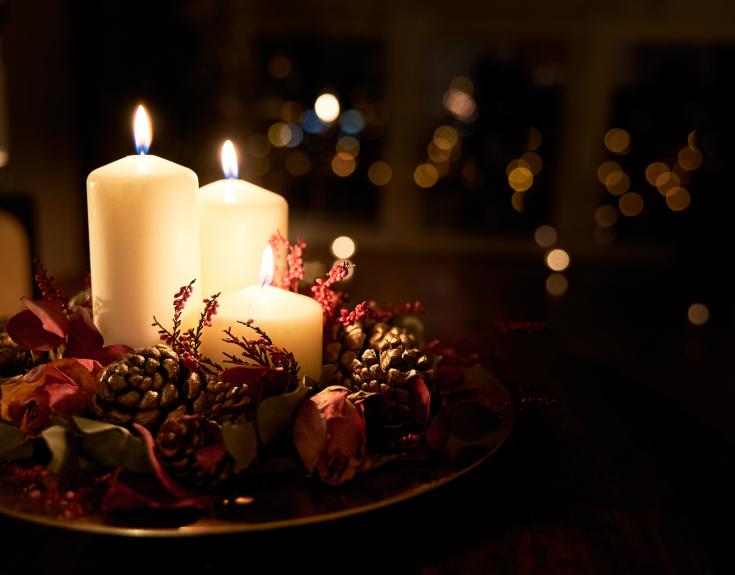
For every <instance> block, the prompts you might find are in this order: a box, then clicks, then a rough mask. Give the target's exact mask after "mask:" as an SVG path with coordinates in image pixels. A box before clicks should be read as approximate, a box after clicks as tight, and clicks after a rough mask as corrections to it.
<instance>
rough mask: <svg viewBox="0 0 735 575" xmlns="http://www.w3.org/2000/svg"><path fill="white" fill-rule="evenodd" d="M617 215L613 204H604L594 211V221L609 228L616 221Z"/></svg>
mask: <svg viewBox="0 0 735 575" xmlns="http://www.w3.org/2000/svg"><path fill="white" fill-rule="evenodd" d="M618 216H619V213H618V210H617V209H616V208H615V206H611V205H607V204H606V205H604V206H600V207H599V208H597V210H596V211H595V223H596V224H597V225H598V226H600V227H602V228H610V227H612V226H614V225H615V224H616V223H617V222H618Z"/></svg>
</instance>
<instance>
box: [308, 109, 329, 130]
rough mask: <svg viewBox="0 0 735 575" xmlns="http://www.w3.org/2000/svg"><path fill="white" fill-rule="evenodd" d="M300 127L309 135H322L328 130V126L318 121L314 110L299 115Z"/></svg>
mask: <svg viewBox="0 0 735 575" xmlns="http://www.w3.org/2000/svg"><path fill="white" fill-rule="evenodd" d="M301 127H302V128H303V129H304V131H305V132H309V133H310V134H322V133H324V132H326V131H327V130H328V129H329V126H328V125H327V124H325V123H324V122H322V121H321V120H320V119H319V116H317V115H316V112H315V111H314V110H306V111H305V112H304V113H303V114H302V115H301Z"/></svg>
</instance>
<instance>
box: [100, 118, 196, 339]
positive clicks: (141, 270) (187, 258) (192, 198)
mask: <svg viewBox="0 0 735 575" xmlns="http://www.w3.org/2000/svg"><path fill="white" fill-rule="evenodd" d="M134 131H135V147H136V150H137V152H138V155H135V156H127V157H125V158H122V159H120V160H117V161H115V162H112V163H111V164H107V165H106V166H102V167H101V168H98V169H96V170H94V171H93V172H92V173H91V174H89V177H88V178H87V207H88V210H89V252H90V263H91V273H92V297H93V300H92V303H93V310H94V312H93V313H94V322H95V324H96V325H97V327H98V328H99V330H100V332H102V335H103V336H104V338H105V341H106V342H108V343H125V344H127V345H130V346H133V347H140V346H145V345H152V344H155V343H156V342H158V335H157V332H156V329H155V328H154V327H152V326H151V322H152V321H153V316H154V315H155V316H156V317H157V318H158V319H159V320H160V321H161V322H163V323H164V325H166V324H167V322H168V321H170V317H171V315H172V313H173V310H172V300H173V296H174V294H175V293H176V292H177V291H178V289H179V287H181V286H182V285H186V284H188V283H189V282H190V281H191V280H192V279H195V278H198V277H199V265H200V263H199V230H198V225H199V222H198V218H197V188H198V181H197V176H196V174H195V173H194V172H192V171H191V170H190V169H188V168H185V167H183V166H179V165H178V164H175V163H173V162H169V161H168V160H164V159H163V158H159V157H156V156H151V155H148V154H147V152H148V147H149V146H150V143H151V125H150V121H149V119H148V116H147V114H146V112H145V109H144V108H143V107H142V106H139V107H138V110H137V112H136V114H135V121H134ZM195 295H196V297H195V298H193V299H194V301H197V300H199V299H200V298H199V296H198V292H195ZM192 313H193V312H192Z"/></svg>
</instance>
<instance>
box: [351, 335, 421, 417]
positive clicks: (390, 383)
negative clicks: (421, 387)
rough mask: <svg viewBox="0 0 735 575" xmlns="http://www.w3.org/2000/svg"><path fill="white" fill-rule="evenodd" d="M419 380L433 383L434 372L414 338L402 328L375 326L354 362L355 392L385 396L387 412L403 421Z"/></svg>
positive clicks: (384, 403) (353, 386) (409, 408)
mask: <svg viewBox="0 0 735 575" xmlns="http://www.w3.org/2000/svg"><path fill="white" fill-rule="evenodd" d="M417 377H422V378H423V379H424V381H427V380H431V377H432V370H431V360H430V359H429V357H428V355H426V354H424V353H423V352H422V351H421V350H420V349H419V348H418V347H416V344H415V340H414V337H413V336H412V335H411V334H410V333H409V332H408V331H406V330H405V329H403V328H400V327H396V326H393V327H391V326H389V325H388V324H385V323H377V324H375V326H374V327H373V331H372V334H371V336H370V339H369V347H368V348H367V349H366V350H365V351H363V352H362V354H361V356H360V358H359V359H355V360H354V361H353V363H352V381H353V383H352V390H353V391H355V392H359V391H365V392H372V393H380V394H383V395H384V397H385V401H384V402H383V405H384V406H385V409H386V410H387V412H389V414H390V415H392V416H395V417H397V418H401V417H404V416H408V415H409V414H410V413H411V411H412V409H411V392H410V385H411V383H412V382H413V380H414V379H415V378H417Z"/></svg>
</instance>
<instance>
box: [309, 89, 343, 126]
mask: <svg viewBox="0 0 735 575" xmlns="http://www.w3.org/2000/svg"><path fill="white" fill-rule="evenodd" d="M314 111H315V112H316V115H317V116H318V117H319V119H320V120H321V121H322V122H326V123H327V124H329V123H330V122H334V121H335V120H336V119H337V118H339V100H338V99H337V96H335V95H334V94H330V93H329V92H326V93H324V94H322V95H321V96H319V97H318V98H317V99H316V101H315V102H314Z"/></svg>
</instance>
